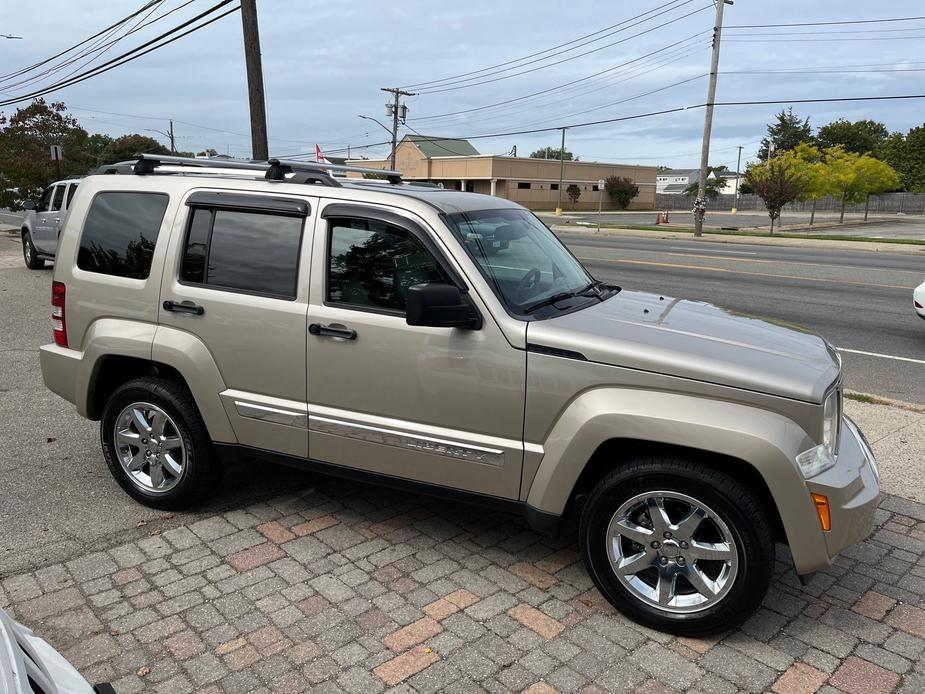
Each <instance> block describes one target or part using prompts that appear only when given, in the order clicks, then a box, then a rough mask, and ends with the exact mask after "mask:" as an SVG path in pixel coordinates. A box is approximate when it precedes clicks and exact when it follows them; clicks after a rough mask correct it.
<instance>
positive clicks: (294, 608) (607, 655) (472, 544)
mask: <svg viewBox="0 0 925 694" xmlns="http://www.w3.org/2000/svg"><path fill="white" fill-rule="evenodd" d="M165 523H166V524H167V525H169V524H170V523H169V522H168V521H165ZM877 524H878V527H877V530H876V531H875V532H874V534H873V535H872V537H871V539H870V540H868V541H867V542H866V543H864V544H863V545H860V546H858V547H855V548H853V549H851V550H850V551H848V552H847V553H846V554H845V556H844V557H842V558H841V559H839V561H838V562H837V563H836V565H835V566H833V567H832V568H831V569H829V570H828V571H826V572H824V573H821V574H819V575H817V576H816V578H815V580H814V581H813V583H812V584H811V585H810V586H808V587H802V586H801V585H800V584H799V582H798V581H797V579H796V577H795V576H794V574H793V572H792V570H791V569H790V568H789V558H787V557H786V554H785V552H783V551H782V553H781V556H780V558H781V561H779V562H778V574H777V577H776V580H775V581H774V584H773V587H772V589H771V592H770V593H769V595H768V598H767V600H766V601H765V603H764V606H763V607H762V609H761V610H760V611H759V612H758V613H757V614H756V615H755V616H753V617H752V618H751V619H750V620H749V621H748V622H746V623H745V625H744V626H743V627H742V628H741V629H740V630H738V631H736V632H734V633H730V634H726V635H724V636H723V637H722V638H719V639H709V640H693V639H685V638H674V637H671V636H667V635H665V634H661V633H657V632H653V631H650V630H648V629H645V628H642V627H638V626H636V625H634V624H632V623H631V622H629V621H627V620H625V619H623V618H622V617H620V616H619V615H617V614H615V613H614V612H613V610H612V609H610V607H609V606H608V605H607V604H606V603H605V602H604V601H603V599H602V598H601V597H600V595H599V594H598V593H597V591H596V590H595V589H594V588H593V587H592V585H591V581H590V580H589V578H588V575H587V573H586V572H585V569H584V567H583V565H582V564H581V562H579V561H578V560H577V556H576V551H575V542H574V528H566V529H565V532H564V533H563V535H562V537H561V538H560V539H558V540H555V541H552V540H549V539H545V538H542V537H540V536H538V535H536V534H534V533H532V532H530V531H528V530H526V529H525V528H524V527H523V525H522V524H521V523H520V521H519V520H518V519H517V518H515V517H512V516H509V515H505V514H499V513H488V512H485V511H484V510H481V509H476V508H472V507H464V506H458V505H454V504H449V503H447V502H444V501H435V500H433V499H422V498H420V497H416V496H410V495H404V494H399V493H395V492H390V491H386V490H382V489H374V488H370V487H366V486H362V485H358V484H353V483H346V482H339V481H322V482H321V484H320V485H319V486H317V487H313V488H311V489H310V490H308V491H305V492H304V493H300V495H298V496H291V497H286V498H278V499H276V500H274V501H273V502H271V503H262V504H259V505H254V506H251V507H248V508H246V509H243V510H237V511H232V512H230V513H226V514H224V515H220V516H214V517H212V518H209V519H207V520H202V521H199V522H196V523H194V524H192V525H189V526H179V527H172V528H171V529H168V530H164V531H163V532H159V530H158V528H157V527H154V526H156V525H157V524H154V523H151V524H149V525H148V526H147V527H146V528H145V530H146V531H147V532H148V533H150V534H149V536H148V537H146V538H145V539H142V540H140V541H136V542H132V543H130V544H123V545H120V546H114V547H112V548H108V549H106V551H100V552H98V553H95V554H92V555H89V556H84V557H81V558H79V559H75V560H73V561H69V562H66V563H63V564H55V565H52V566H48V567H45V568H42V569H40V570H38V571H35V572H34V573H29V574H24V575H18V576H10V577H7V578H5V579H4V580H3V581H2V582H0V585H2V589H0V606H4V607H7V608H8V609H10V607H8V606H11V611H12V612H13V613H14V616H16V617H17V618H18V619H19V620H21V621H23V622H24V623H26V624H27V625H29V626H31V627H33V628H34V629H35V630H36V631H37V632H38V633H39V634H40V635H42V636H44V637H46V638H47V639H48V640H50V641H51V642H52V643H53V644H54V645H55V646H56V647H58V648H59V649H60V650H62V651H63V652H64V654H65V655H66V656H67V657H68V658H69V659H70V660H71V661H72V662H73V663H74V664H75V665H76V666H77V667H78V668H80V669H81V671H82V672H83V673H84V674H85V675H86V676H87V677H88V678H89V679H91V680H95V681H100V680H109V681H112V682H113V683H114V684H115V687H116V690H117V691H118V692H119V693H120V694H125V693H128V692H136V691H156V692H161V691H163V692H171V693H179V692H189V691H195V690H202V691H207V692H249V691H261V692H266V691H270V692H300V691H306V690H312V691H348V692H361V693H362V694H369V693H371V692H379V691H384V690H388V689H391V688H394V689H393V691H409V692H410V691H419V692H437V691H444V692H452V691H467V692H468V691H483V690H488V691H495V692H500V691H519V690H527V691H529V692H553V691H561V692H571V691H586V692H598V691H609V692H610V691H612V692H620V691H640V692H665V691H673V690H696V691H705V692H727V691H728V692H735V691H737V690H739V691H741V690H746V691H753V692H761V691H769V690H773V691H776V692H813V691H817V690H819V691H827V692H833V691H844V692H851V693H860V694H877V693H878V692H891V691H894V690H900V691H903V692H925V659H923V651H925V610H923V607H925V598H923V596H925V505H921V504H916V503H914V502H910V501H905V500H902V499H899V498H896V497H885V499H884V501H883V503H882V506H881V510H880V512H879V513H878V517H877Z"/></svg>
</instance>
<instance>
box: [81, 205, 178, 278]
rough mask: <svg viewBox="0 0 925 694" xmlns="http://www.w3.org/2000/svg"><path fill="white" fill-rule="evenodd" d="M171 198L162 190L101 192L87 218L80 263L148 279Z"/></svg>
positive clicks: (83, 267) (106, 272)
mask: <svg viewBox="0 0 925 694" xmlns="http://www.w3.org/2000/svg"><path fill="white" fill-rule="evenodd" d="M168 200H169V198H168V196H167V195H165V194H163V193H134V192H109V193H99V194H97V196H96V197H95V198H93V202H92V203H91V205H90V210H89V211H88V212H87V218H86V220H85V221H84V228H83V233H82V234H81V237H80V247H79V249H78V251H77V267H79V268H80V269H81V270H86V271H87V272H98V273H101V274H104V275H115V276H116V277H129V278H132V279H139V280H143V279H147V277H148V273H150V271H151V257H152V256H153V254H154V246H155V244H156V243H157V236H158V232H159V231H160V228H161V222H162V221H163V219H164V213H165V212H166V210H167V202H168Z"/></svg>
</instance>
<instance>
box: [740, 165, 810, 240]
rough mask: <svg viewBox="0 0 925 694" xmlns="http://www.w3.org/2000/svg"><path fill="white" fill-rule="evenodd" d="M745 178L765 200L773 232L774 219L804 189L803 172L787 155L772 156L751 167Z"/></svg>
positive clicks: (756, 193) (772, 231)
mask: <svg viewBox="0 0 925 694" xmlns="http://www.w3.org/2000/svg"><path fill="white" fill-rule="evenodd" d="M745 180H746V181H748V184H749V185H750V186H751V188H752V190H754V191H755V195H757V196H758V197H759V198H761V199H762V200H763V201H764V206H765V207H766V208H767V209H768V216H769V217H770V218H771V233H772V234H773V233H774V220H775V219H778V218H779V217H780V211H781V210H782V209H783V207H784V205H786V204H787V203H790V202H793V201H794V200H796V199H797V197H799V195H800V194H801V193H802V192H803V190H804V185H805V181H804V180H803V174H802V172H801V171H799V169H798V167H797V166H796V165H795V164H794V162H793V161H792V160H790V159H788V158H785V157H772V158H771V159H769V160H768V161H766V162H762V163H760V164H755V165H754V166H751V167H749V169H748V172H747V173H746V174H745Z"/></svg>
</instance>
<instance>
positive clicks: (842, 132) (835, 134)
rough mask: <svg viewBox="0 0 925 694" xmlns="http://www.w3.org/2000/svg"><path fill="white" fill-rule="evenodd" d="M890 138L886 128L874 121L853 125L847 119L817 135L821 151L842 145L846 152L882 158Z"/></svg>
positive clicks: (829, 124)
mask: <svg viewBox="0 0 925 694" xmlns="http://www.w3.org/2000/svg"><path fill="white" fill-rule="evenodd" d="M887 137H889V132H888V131H887V129H886V126H885V125H884V124H883V123H881V122H879V121H874V120H859V121H855V122H854V123H852V122H851V121H849V120H847V119H845V118H839V119H838V120H836V121H833V122H831V123H828V124H827V125H823V126H822V127H821V128H819V132H818V133H816V143H817V145H818V146H819V148H820V149H828V148H829V147H835V146H837V145H841V146H842V147H844V148H845V151H846V152H854V153H855V154H871V155H873V156H875V157H878V158H879V157H880V156H881V151H882V149H883V143H884V142H886V139H887Z"/></svg>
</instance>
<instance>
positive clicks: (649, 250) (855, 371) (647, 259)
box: [561, 233, 925, 404]
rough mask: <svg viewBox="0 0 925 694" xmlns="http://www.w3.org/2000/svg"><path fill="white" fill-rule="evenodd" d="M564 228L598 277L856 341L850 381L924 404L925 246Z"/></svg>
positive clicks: (850, 346)
mask: <svg viewBox="0 0 925 694" xmlns="http://www.w3.org/2000/svg"><path fill="white" fill-rule="evenodd" d="M561 237H562V239H563V240H564V241H565V242H566V243H567V244H568V245H569V247H570V248H571V249H572V251H573V252H574V253H575V254H576V255H577V256H578V257H579V258H581V260H582V261H583V262H584V263H585V264H586V265H587V266H588V268H589V269H590V270H591V272H592V273H593V274H594V275H595V276H596V277H598V278H600V279H604V280H607V281H611V282H614V283H616V284H619V285H621V286H625V287H628V288H632V289H642V290H646V291H652V292H657V293H660V294H666V295H670V296H675V297H685V298H689V299H697V300H701V301H709V302H712V303H715V304H719V305H721V306H724V307H726V308H729V309H732V310H735V311H741V312H742V313H748V314H752V315H758V316H766V317H769V318H773V319H776V320H782V321H787V322H790V323H796V324H798V325H802V326H804V327H806V328H809V329H810V330H813V331H814V332H818V333H819V334H821V335H823V336H824V337H826V338H827V339H828V340H830V341H831V342H832V343H833V344H835V345H836V346H837V347H839V348H841V349H842V350H854V351H844V352H843V357H844V363H845V367H846V384H847V386H848V387H849V388H851V389H853V390H857V391H861V392H865V393H873V394H876V395H880V396H883V397H888V398H895V399H898V400H905V401H909V402H915V403H918V404H925V321H923V320H921V319H920V318H918V317H917V316H916V315H915V313H914V312H913V309H912V289H913V288H914V287H915V286H917V285H918V284H920V283H921V282H922V281H923V280H925V248H923V249H922V251H921V252H920V253H912V254H899V253H896V254H891V253H871V252H865V251H845V250H827V249H825V248H802V247H801V248H793V247H782V246H763V245H755V244H748V245H744V244H733V243H717V242H714V241H710V240H709V237H706V240H695V239H694V238H693V237H691V236H686V235H679V238H678V239H677V240H675V239H667V240H659V239H645V238H638V237H618V236H610V235H607V236H595V235H592V234H589V233H575V234H570V233H563V234H561ZM858 351H860V352H870V353H872V354H877V355H880V356H870V355H865V354H857V353H856V352H858ZM906 360H912V361H906Z"/></svg>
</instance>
